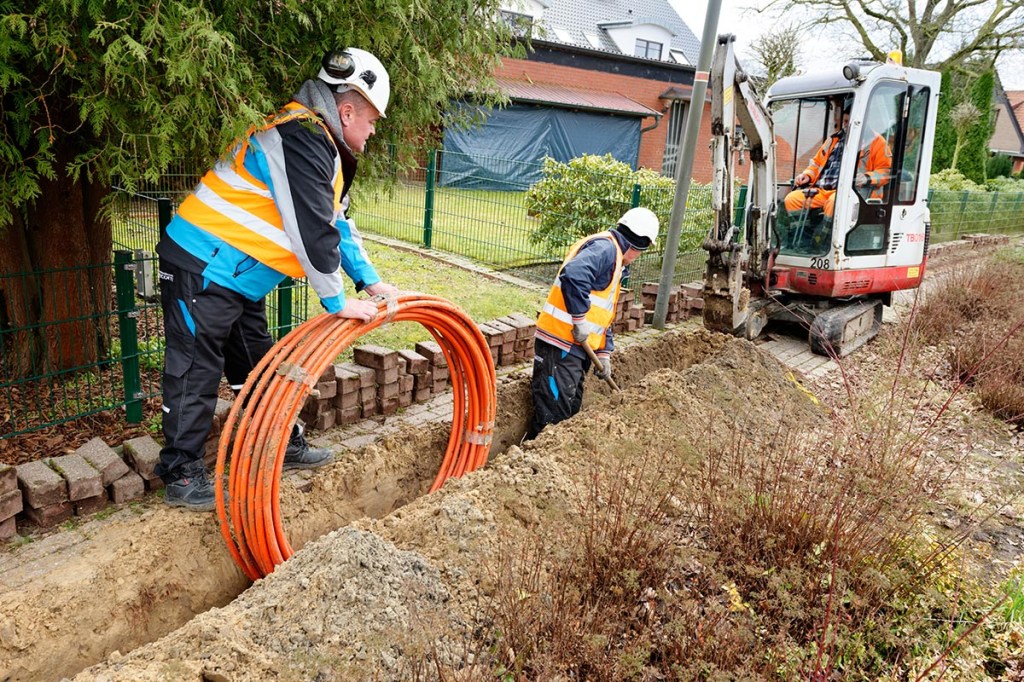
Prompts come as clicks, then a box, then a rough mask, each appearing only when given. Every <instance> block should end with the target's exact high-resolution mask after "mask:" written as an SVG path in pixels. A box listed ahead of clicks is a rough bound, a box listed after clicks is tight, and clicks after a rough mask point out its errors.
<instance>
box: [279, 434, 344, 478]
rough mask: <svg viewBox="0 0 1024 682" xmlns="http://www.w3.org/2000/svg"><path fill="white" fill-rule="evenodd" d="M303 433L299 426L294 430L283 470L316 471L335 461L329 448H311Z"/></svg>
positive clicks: (285, 453) (285, 455) (286, 451)
mask: <svg viewBox="0 0 1024 682" xmlns="http://www.w3.org/2000/svg"><path fill="white" fill-rule="evenodd" d="M302 432H303V429H302V427H301V426H299V425H298V424H296V425H295V428H294V429H292V435H291V437H290V438H289V439H288V449H287V450H285V451H284V465H283V466H282V467H281V468H282V469H316V468H317V467H322V466H323V465H325V464H327V463H328V462H330V461H331V460H333V459H334V453H333V452H331V451H330V450H328V449H327V448H311V447H309V443H307V442H306V438H305V436H303V435H302Z"/></svg>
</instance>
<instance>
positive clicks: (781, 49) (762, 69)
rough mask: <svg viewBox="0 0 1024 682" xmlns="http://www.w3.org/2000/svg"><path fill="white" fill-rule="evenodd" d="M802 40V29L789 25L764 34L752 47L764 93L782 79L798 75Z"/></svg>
mask: <svg viewBox="0 0 1024 682" xmlns="http://www.w3.org/2000/svg"><path fill="white" fill-rule="evenodd" d="M801 39H802V36H801V31H800V28H799V27H797V26H793V25H789V26H785V27H783V28H780V29H779V30H777V31H768V32H766V33H762V34H761V36H760V37H759V38H758V39H757V40H755V41H754V42H753V43H752V44H751V45H750V52H751V53H752V54H753V56H754V63H755V66H756V68H757V69H758V71H759V73H758V74H757V77H758V80H759V81H760V82H758V86H759V88H760V89H761V91H762V92H766V91H767V90H768V88H769V87H771V85H772V83H774V82H775V81H777V80H779V79H780V78H785V77H786V76H792V75H793V74H794V73H796V71H797V67H798V65H799V62H800V41H801Z"/></svg>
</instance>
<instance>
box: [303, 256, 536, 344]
mask: <svg viewBox="0 0 1024 682" xmlns="http://www.w3.org/2000/svg"><path fill="white" fill-rule="evenodd" d="M366 248H367V251H369V253H370V258H371V259H372V260H373V264H374V265H375V266H376V268H377V272H378V273H380V276H381V277H382V278H383V279H384V281H386V282H390V283H392V284H394V285H395V286H396V287H398V288H399V289H401V290H403V291H419V292H422V293H424V294H431V295H434V296H440V297H441V298H444V299H446V300H448V301H451V302H452V303H454V304H455V305H457V306H459V307H460V308H462V310H464V311H465V312H466V313H467V314H468V315H469V316H470V317H471V318H472V319H473V320H475V321H476V322H487V321H488V320H493V319H495V318H498V317H502V316H504V315H508V314H510V313H517V312H518V313H523V314H525V315H527V316H529V317H534V316H535V315H536V314H537V310H538V308H539V307H540V305H541V304H542V303H543V299H544V296H545V294H542V293H540V292H538V291H532V290H529V289H525V288H521V287H517V286H514V285H511V284H505V283H503V282H499V281H497V280H493V279H490V278H487V277H482V276H480V275H479V274H477V273H474V272H469V271H467V270H463V269H461V268H457V267H454V266H450V265H446V264H444V263H441V262H438V261H436V260H433V259H430V258H424V257H423V256H420V255H418V254H415V253H409V252H407V251H402V250H399V249H393V248H391V247H388V246H385V245H382V244H375V243H367V244H366ZM345 295H346V296H357V295H358V294H356V293H355V289H354V287H353V286H352V283H351V282H350V281H348V280H347V278H346V287H345ZM306 296H307V300H306V304H307V305H308V310H309V312H310V315H317V314H319V313H320V312H321V311H322V308H321V306H320V301H319V299H318V298H317V296H316V294H315V293H313V291H312V290H311V289H308V287H307V294H306ZM430 338H431V337H430V334H429V333H428V332H427V330H426V329H425V328H424V327H423V326H422V325H420V324H418V323H416V322H398V323H393V324H390V325H387V326H385V327H382V328H380V329H377V330H376V331H373V332H370V333H369V334H367V335H365V336H363V337H361V338H360V339H359V344H367V343H372V344H377V345H380V346H385V347H387V348H393V349H395V350H401V349H403V348H412V347H413V345H414V344H415V343H416V342H418V341H428V340H430Z"/></svg>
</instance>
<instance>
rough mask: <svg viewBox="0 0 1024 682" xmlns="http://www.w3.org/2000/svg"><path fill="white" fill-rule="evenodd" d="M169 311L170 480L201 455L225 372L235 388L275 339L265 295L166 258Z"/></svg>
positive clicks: (163, 273)
mask: <svg viewBox="0 0 1024 682" xmlns="http://www.w3.org/2000/svg"><path fill="white" fill-rule="evenodd" d="M160 303H161V305H162V307H163V313H164V334H165V337H166V343H167V347H166V349H165V351H164V385H163V390H164V407H163V410H164V419H163V427H164V442H165V446H164V448H163V449H162V450H161V451H160V464H159V465H157V468H156V473H157V474H158V475H159V476H160V477H161V478H162V479H163V480H164V481H165V482H167V483H170V482H172V481H175V480H177V479H178V478H180V472H181V468H182V467H183V466H185V465H186V464H189V463H191V462H195V461H197V460H201V459H202V457H203V453H204V452H205V448H206V439H207V437H208V436H209V434H210V428H211V426H212V425H213V411H214V409H215V408H216V406H217V389H218V387H219V385H220V379H221V375H224V376H227V379H228V383H229V384H231V386H232V388H235V389H236V391H237V389H238V388H240V387H241V385H242V384H244V383H245V380H246V377H248V376H249V372H251V371H252V369H253V368H254V367H255V366H256V364H257V363H259V361H260V359H261V358H262V357H263V356H264V355H265V354H266V353H267V351H269V350H270V348H271V347H272V346H273V345H274V341H273V339H272V338H271V337H270V333H269V332H268V331H267V315H266V311H265V309H264V303H263V301H262V300H260V301H250V300H249V299H247V298H245V297H244V296H242V295H241V294H238V293H235V292H234V291H231V290H230V289H225V288H224V287H222V286H220V285H218V284H214V283H213V282H209V281H207V280H206V279H205V278H204V277H203V276H202V275H197V274H195V273H192V272H187V271H185V270H182V269H180V268H178V267H176V266H174V265H172V264H170V263H168V262H166V261H161V262H160Z"/></svg>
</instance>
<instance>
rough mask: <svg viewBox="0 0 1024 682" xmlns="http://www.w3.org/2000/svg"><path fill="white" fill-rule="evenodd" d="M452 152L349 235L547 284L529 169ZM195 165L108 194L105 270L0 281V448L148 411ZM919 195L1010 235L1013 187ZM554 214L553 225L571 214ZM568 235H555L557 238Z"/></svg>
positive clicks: (653, 197) (1019, 200)
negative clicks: (177, 230)
mask: <svg viewBox="0 0 1024 682" xmlns="http://www.w3.org/2000/svg"><path fill="white" fill-rule="evenodd" d="M460 156H462V157H469V156H470V155H457V154H453V153H450V152H444V151H443V150H429V151H427V152H425V153H424V154H423V155H422V159H423V162H422V163H421V164H420V165H419V166H418V167H416V168H414V169H413V170H411V171H409V172H406V173H404V174H403V175H402V176H401V177H400V178H399V179H398V181H397V183H395V185H394V187H393V188H392V189H391V190H390V191H372V190H364V189H362V188H360V189H359V191H358V192H356V196H355V198H354V200H353V204H352V209H351V211H350V214H351V215H353V216H354V217H355V219H356V220H357V223H358V226H359V229H360V230H362V231H363V232H365V233H367V234H377V235H381V236H386V237H390V238H394V239H397V240H401V241H404V242H408V243H411V244H416V245H419V246H422V247H425V248H429V249H434V250H437V251H444V252H448V253H452V254H456V255H459V256H463V257H465V258H468V259H471V260H474V261H476V262H479V263H482V264H484V265H487V266H489V267H491V268H494V269H496V270H500V271H504V272H507V273H509V274H513V275H516V276H518V277H521V278H524V279H527V280H531V281H534V282H538V283H541V284H548V283H550V282H551V280H552V279H553V277H554V275H555V272H556V271H557V268H558V265H559V264H560V263H561V261H562V258H563V256H564V254H565V248H563V247H559V248H553V247H551V246H550V244H549V243H548V242H545V241H544V240H543V239H539V238H538V225H539V224H540V216H539V215H537V213H536V212H534V211H531V209H530V208H529V206H528V201H527V190H528V189H529V186H530V178H536V177H538V174H539V170H540V168H539V167H540V164H524V163H522V162H517V161H510V160H507V159H499V158H489V157H473V158H459V157H460ZM467 166H473V167H476V168H480V169H482V170H483V172H485V174H486V175H487V178H488V186H487V188H486V189H484V188H480V187H475V186H474V183H475V179H474V178H473V177H472V175H467V174H466V173H465V168H466V167H467ZM204 170H205V169H203V168H199V167H198V164H195V163H191V164H190V163H188V162H186V161H182V162H181V163H179V164H176V165H175V167H174V168H173V169H172V170H171V172H169V173H168V174H167V175H166V176H165V178H163V179H162V180H161V181H160V182H159V183H156V184H153V185H149V186H145V187H139V188H133V189H132V190H131V191H129V190H128V189H127V188H124V187H115V188H114V189H115V191H114V198H113V201H112V204H111V212H110V215H111V223H112V233H113V252H112V255H111V260H110V262H107V263H101V264H96V265H89V266H82V267H78V268H66V269H61V270H51V271H42V272H27V273H5V274H0V357H2V361H0V440H3V439H6V438H9V437H12V436H16V435H19V434H25V433H28V432H32V431H36V430H39V429H42V428H44V427H47V426H52V425H55V424H60V423H63V422H67V421H70V420H73V419H77V418H79V417H82V416H85V415H89V414H94V413H97V412H103V411H109V410H114V409H123V410H124V412H125V417H126V419H127V420H128V421H130V422H137V421H139V420H140V419H142V418H143V414H144V411H145V410H148V414H151V415H155V414H156V408H155V404H156V401H150V399H151V398H154V397H155V396H157V395H158V394H159V393H160V380H161V373H162V367H163V343H164V342H163V324H162V320H161V313H160V306H159V299H158V297H159V279H158V276H157V273H158V270H159V263H158V259H157V257H156V255H155V249H156V244H157V242H158V240H159V238H160V230H161V227H162V226H166V224H167V222H168V221H169V220H170V219H171V216H172V215H173V212H174V209H175V207H176V206H177V204H178V203H179V202H180V201H181V200H182V199H183V198H184V197H185V196H186V195H187V193H188V191H189V190H190V189H191V188H192V187H193V186H194V184H195V182H196V180H197V179H198V177H199V176H200V174H201V173H202V172H203V171H204ZM595 184H596V183H595ZM583 191H584V192H585V191H587V190H586V189H584V190H583ZM614 194H615V198H613V199H609V200H608V201H611V202H612V203H613V204H614V206H613V209H614V211H619V210H621V211H622V212H625V211H626V210H627V209H629V208H631V207H633V206H640V205H643V206H648V207H651V208H654V209H655V210H656V211H658V212H663V211H665V208H666V207H669V206H671V202H672V198H673V190H672V189H671V188H666V187H643V186H640V185H633V186H631V187H622V188H619V189H617V190H616V191H615V193H614ZM737 196H738V199H739V201H740V203H742V198H741V197H742V195H741V194H740V193H737ZM929 199H930V207H931V214H932V241H933V242H936V243H937V242H942V241H949V240H955V239H959V238H960V237H961V236H962V235H964V234H968V233H977V232H985V233H990V234H1011V233H1021V232H1024V212H1022V211H1021V209H1022V208H1024V193H1012V194H1011V193H1005V192H1004V193H995V192H992V193H989V192H959V191H957V192H953V191H940V190H937V191H934V192H931V193H930V195H929ZM616 202H617V203H616ZM659 209H660V210H659ZM614 211H613V212H614ZM558 217H564V218H565V220H566V222H567V223H568V222H571V218H573V217H572V216H556V218H558ZM711 217H712V213H711V195H710V189H709V188H708V187H705V186H699V185H694V186H693V187H692V190H691V193H690V197H689V199H688V202H687V210H686V213H685V217H684V224H683V228H682V238H681V241H680V249H679V253H678V254H677V258H676V268H675V272H674V274H673V281H674V282H676V283H679V282H688V281H693V280H699V279H700V278H701V277H702V273H703V267H704V253H703V252H702V251H701V250H700V248H699V243H700V241H701V239H702V238H703V237H704V234H705V233H706V230H707V227H708V225H709V224H710V220H711ZM609 227H611V226H610V225H604V224H594V225H588V226H586V227H585V229H586V230H587V232H588V233H589V232H596V231H599V230H603V229H607V228H609ZM574 239H575V236H572V235H567V236H566V242H567V243H571V241H574ZM663 259H664V240H663V239H662V240H659V242H658V244H657V245H656V246H655V247H654V248H652V249H650V250H648V251H646V252H645V253H644V254H643V255H642V256H641V257H640V258H638V259H637V260H636V261H635V262H634V263H633V266H632V272H631V275H630V279H629V282H628V285H630V286H638V285H640V284H642V283H644V282H649V281H653V282H657V281H659V279H660V273H661V265H662V261H663ZM28 311H37V312H36V313H35V314H34V316H33V315H30V314H28ZM83 311H85V312H83ZM318 311H319V307H318V304H317V302H316V297H315V295H312V294H311V292H310V291H309V289H308V286H307V285H306V282H305V281H304V280H295V281H292V280H286V282H284V283H283V284H282V286H281V287H279V288H278V289H277V290H275V291H274V292H273V293H272V294H271V295H270V296H268V297H267V318H268V321H269V324H270V327H271V331H272V333H273V334H275V335H276V336H280V335H281V334H283V333H286V332H287V331H288V330H290V329H291V328H292V327H293V326H294V325H296V324H299V323H301V322H302V321H304V320H306V319H308V317H310V316H311V315H313V314H315V313H316V312H318ZM29 319H31V320H32V321H31V322H27V321H26V320H29ZM147 401H150V403H147Z"/></svg>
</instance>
